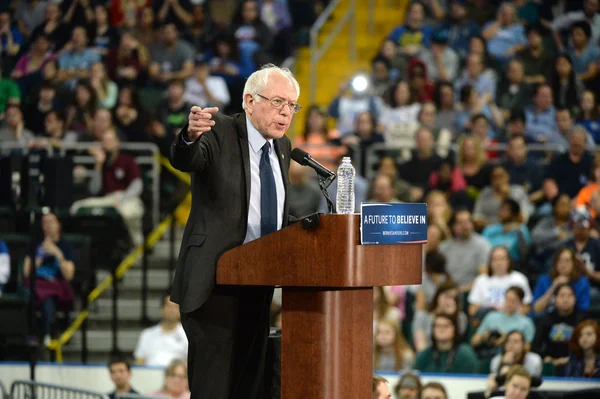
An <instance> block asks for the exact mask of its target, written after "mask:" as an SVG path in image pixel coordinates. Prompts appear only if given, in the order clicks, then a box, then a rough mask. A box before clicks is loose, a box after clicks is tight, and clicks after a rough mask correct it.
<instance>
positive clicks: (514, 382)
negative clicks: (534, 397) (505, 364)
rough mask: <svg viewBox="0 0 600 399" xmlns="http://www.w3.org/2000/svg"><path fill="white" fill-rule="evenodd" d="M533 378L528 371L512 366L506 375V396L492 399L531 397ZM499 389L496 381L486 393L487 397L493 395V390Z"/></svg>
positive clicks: (524, 398) (519, 366)
mask: <svg viewBox="0 0 600 399" xmlns="http://www.w3.org/2000/svg"><path fill="white" fill-rule="evenodd" d="M531 377H532V376H531V375H530V374H529V372H528V371H527V369H526V368H525V367H523V366H521V365H515V366H512V367H511V368H510V369H508V371H507V373H506V379H505V381H504V396H494V397H492V399H526V398H527V397H528V395H529V391H530V389H531V384H532V378H531ZM496 387H497V384H496V383H495V381H494V384H493V385H488V389H487V390H486V392H485V395H486V397H489V396H491V395H492V393H493V392H492V390H493V389H495V388H496Z"/></svg>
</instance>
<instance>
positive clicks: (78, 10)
mask: <svg viewBox="0 0 600 399" xmlns="http://www.w3.org/2000/svg"><path fill="white" fill-rule="evenodd" d="M93 5H94V4H93V3H91V2H90V1H86V0H70V1H69V0H64V1H63V2H62V3H61V8H62V11H63V15H64V21H65V22H66V23H67V24H69V25H70V26H88V25H90V24H92V23H93V22H94V8H93Z"/></svg>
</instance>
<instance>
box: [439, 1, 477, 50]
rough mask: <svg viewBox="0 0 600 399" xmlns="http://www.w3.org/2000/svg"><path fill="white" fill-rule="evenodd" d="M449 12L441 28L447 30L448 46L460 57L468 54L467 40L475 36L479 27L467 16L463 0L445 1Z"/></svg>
mask: <svg viewBox="0 0 600 399" xmlns="http://www.w3.org/2000/svg"><path fill="white" fill-rule="evenodd" d="M447 4H448V7H449V8H450V12H449V15H448V20H447V21H446V22H445V23H444V24H443V25H442V27H441V29H443V30H445V31H447V32H448V38H449V40H448V46H450V47H452V48H453V49H454V50H455V51H456V52H457V53H458V55H459V56H460V57H461V58H465V57H466V56H467V54H468V49H469V41H470V40H471V38H472V37H473V36H477V35H478V34H479V31H480V27H479V26H478V25H477V24H476V23H475V22H473V21H471V20H470V19H469V18H468V16H467V9H466V7H465V0H450V1H448V2H447Z"/></svg>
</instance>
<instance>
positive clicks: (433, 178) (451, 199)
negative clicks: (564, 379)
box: [428, 157, 472, 206]
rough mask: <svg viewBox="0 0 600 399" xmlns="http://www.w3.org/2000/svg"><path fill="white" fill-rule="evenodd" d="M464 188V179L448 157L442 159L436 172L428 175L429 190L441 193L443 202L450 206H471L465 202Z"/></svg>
mask: <svg viewBox="0 0 600 399" xmlns="http://www.w3.org/2000/svg"><path fill="white" fill-rule="evenodd" d="M466 187H467V182H466V180H465V177H464V176H463V175H462V172H461V171H460V169H459V168H458V167H455V166H454V162H453V161H452V159H450V157H448V158H445V159H442V160H441V162H440V163H439V165H438V168H437V170H434V171H433V172H431V174H430V175H429V189H430V190H433V191H436V192H439V193H441V194H442V196H443V197H444V201H445V202H446V203H447V204H448V203H449V204H452V206H460V205H462V206H465V205H471V204H472V202H471V201H470V200H468V199H466V200H465V191H464V190H465V188H466ZM428 196H429V195H428Z"/></svg>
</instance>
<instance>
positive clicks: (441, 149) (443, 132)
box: [418, 101, 452, 158]
mask: <svg viewBox="0 0 600 399" xmlns="http://www.w3.org/2000/svg"><path fill="white" fill-rule="evenodd" d="M418 120H419V123H420V124H421V127H426V128H428V129H430V130H431V133H432V134H433V139H434V140H435V147H436V150H435V152H436V154H438V155H439V156H440V157H442V158H446V157H447V156H448V153H449V151H450V145H451V144H452V132H451V131H450V130H449V129H448V128H446V127H440V126H439V125H438V124H437V109H436V105H435V104H434V103H433V102H432V101H428V102H425V103H423V105H422V106H421V110H420V111H419V116H418Z"/></svg>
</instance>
